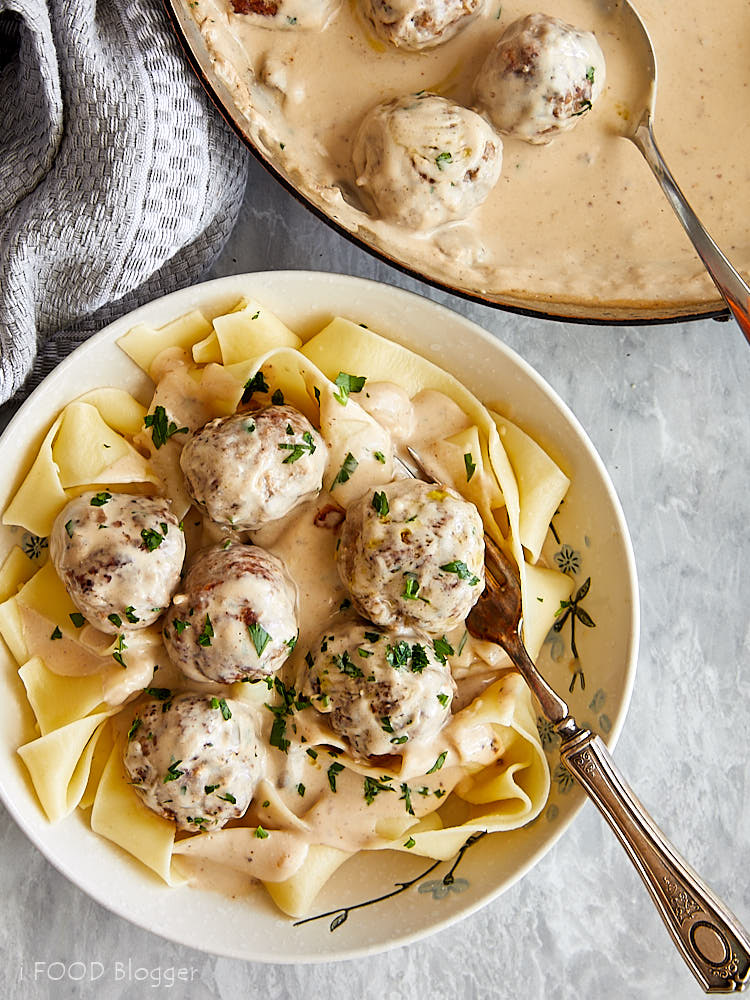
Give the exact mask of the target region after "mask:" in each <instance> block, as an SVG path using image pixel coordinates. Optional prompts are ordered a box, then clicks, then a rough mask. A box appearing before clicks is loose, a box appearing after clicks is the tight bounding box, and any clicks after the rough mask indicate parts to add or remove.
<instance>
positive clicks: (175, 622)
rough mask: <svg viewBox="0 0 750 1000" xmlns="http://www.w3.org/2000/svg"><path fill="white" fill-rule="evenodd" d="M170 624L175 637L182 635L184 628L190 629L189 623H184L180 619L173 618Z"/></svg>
mask: <svg viewBox="0 0 750 1000" xmlns="http://www.w3.org/2000/svg"><path fill="white" fill-rule="evenodd" d="M172 624H173V625H174V630H175V632H176V633H177V635H182V633H183V632H184V631H185V629H186V628H190V622H184V621H182V619H181V618H173V619H172Z"/></svg>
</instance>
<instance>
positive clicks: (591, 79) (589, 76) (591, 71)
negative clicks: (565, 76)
mask: <svg viewBox="0 0 750 1000" xmlns="http://www.w3.org/2000/svg"><path fill="white" fill-rule="evenodd" d="M594 71H595V68H594V67H593V66H589V68H588V69H587V70H586V79H587V80H588V81H589V83H593V82H594Z"/></svg>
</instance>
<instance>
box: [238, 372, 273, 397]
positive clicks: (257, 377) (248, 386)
mask: <svg viewBox="0 0 750 1000" xmlns="http://www.w3.org/2000/svg"><path fill="white" fill-rule="evenodd" d="M254 392H268V382H266V380H265V378H264V376H263V369H262V368H259V369H258V371H257V372H256V373H255V374H254V375H253V377H252V378H250V379H248V380H247V382H245V392H244V394H243V397H242V398H243V400H244V399H245V396H248V397H249V396H252V394H253V393H254Z"/></svg>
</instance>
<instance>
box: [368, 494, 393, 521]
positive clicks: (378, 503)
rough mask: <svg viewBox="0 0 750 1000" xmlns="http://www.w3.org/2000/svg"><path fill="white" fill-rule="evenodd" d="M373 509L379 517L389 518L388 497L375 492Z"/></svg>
mask: <svg viewBox="0 0 750 1000" xmlns="http://www.w3.org/2000/svg"><path fill="white" fill-rule="evenodd" d="M372 509H373V510H375V511H377V513H378V516H379V517H387V516H388V512H389V511H390V509H391V508H390V507H389V505H388V497H387V496H386V495H385V493H384V492H381V493H378V492H375V493H373V495H372Z"/></svg>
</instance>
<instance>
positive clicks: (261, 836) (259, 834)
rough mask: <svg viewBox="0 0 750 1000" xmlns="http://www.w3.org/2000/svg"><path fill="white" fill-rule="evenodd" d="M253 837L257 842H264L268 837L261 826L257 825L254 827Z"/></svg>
mask: <svg viewBox="0 0 750 1000" xmlns="http://www.w3.org/2000/svg"><path fill="white" fill-rule="evenodd" d="M255 836H256V837H257V838H258V840H265V839H266V837H268V833H267V832H266V831H265V830H264V829H263V827H262V826H260V825H258V826H256V827H255Z"/></svg>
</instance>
